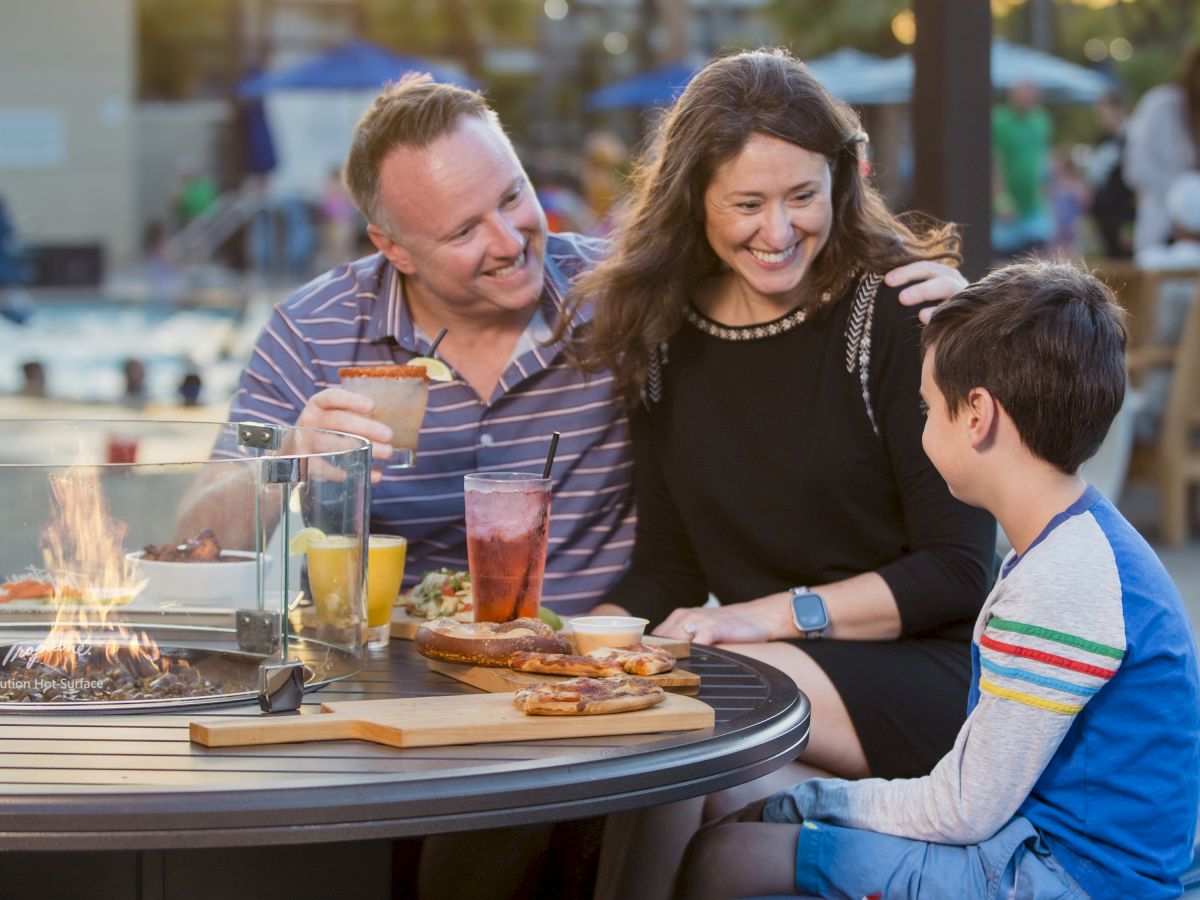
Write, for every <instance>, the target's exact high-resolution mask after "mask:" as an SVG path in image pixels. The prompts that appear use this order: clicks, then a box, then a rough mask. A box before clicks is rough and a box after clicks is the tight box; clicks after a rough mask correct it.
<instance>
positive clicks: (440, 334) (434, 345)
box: [426, 328, 447, 358]
mask: <svg viewBox="0 0 1200 900" xmlns="http://www.w3.org/2000/svg"><path fill="white" fill-rule="evenodd" d="M446 330H447V329H445V328H443V329H442V330H441V331H439V332H438V333H437V337H435V338H434V339H433V343H432V344H430V345H429V352H428V353H427V354H426V356H429V357H431V358H432V357H433V354H435V353H436V352H437V345H438V344H440V343H441V342H442V338H444V337H445V336H446Z"/></svg>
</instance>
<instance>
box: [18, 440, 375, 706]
mask: <svg viewBox="0 0 1200 900" xmlns="http://www.w3.org/2000/svg"><path fill="white" fill-rule="evenodd" d="M118 432H119V433H120V434H121V435H122V436H123V437H125V438H127V439H128V440H129V442H131V443H133V444H134V445H136V446H137V447H138V448H139V449H138V454H139V455H138V456H137V457H135V459H134V461H133V462H130V461H128V459H126V458H123V459H122V460H121V461H119V462H108V461H107V460H108V456H107V448H108V447H109V446H110V444H111V440H112V436H113V434H115V433H118ZM299 448H303V452H301V450H300V449H299ZM369 465H370V456H369V444H368V443H367V442H366V441H364V440H362V439H359V438H354V437H351V436H349V435H342V434H335V433H332V432H319V431H314V430H312V429H288V428H280V427H275V426H263V425H236V424H234V425H230V424H216V423H211V424H210V423H195V422H188V423H161V422H120V423H113V422H85V421H70V422H56V421H38V422H14V421H6V422H0V714H2V713H13V712H15V713H20V714H28V713H30V712H38V713H40V712H46V713H61V712H87V713H95V712H106V713H107V712H142V711H162V710H169V709H176V708H194V707H199V706H209V705H214V704H224V703H237V702H246V701H252V700H254V699H255V698H257V699H258V700H259V702H260V704H262V705H263V708H264V709H278V708H281V707H280V706H278V705H276V706H271V705H270V702H269V699H270V698H268V697H267V696H265V693H264V692H265V691H267V690H268V688H265V687H264V685H266V684H276V685H278V684H279V683H280V678H279V677H278V676H279V673H280V672H283V674H284V675H285V676H286V680H287V681H288V682H291V683H293V684H294V685H295V686H296V688H297V690H295V691H294V693H295V694H296V695H297V697H296V698H293V700H292V701H288V702H289V703H292V704H293V705H294V703H298V702H299V701H298V693H299V690H298V689H299V688H302V689H303V690H312V689H315V688H317V687H319V686H321V685H323V684H326V683H328V682H330V681H332V680H335V679H338V678H343V677H345V676H347V675H351V674H353V673H355V672H357V671H359V670H360V669H361V668H362V662H363V641H364V636H365V622H366V601H365V590H364V587H365V569H364V567H363V564H364V561H365V553H361V552H360V554H359V557H358V558H357V560H356V562H357V569H358V572H357V578H356V579H353V580H352V583H350V584H348V585H347V590H348V591H349V592H350V593H349V595H348V598H347V603H346V604H345V609H346V614H345V616H344V617H343V619H342V620H340V621H338V622H337V623H333V624H331V623H322V625H321V626H320V629H321V630H320V631H318V630H317V629H316V628H315V627H308V628H306V627H304V626H303V625H302V622H303V621H305V620H304V619H303V617H302V616H301V615H300V609H299V607H300V606H302V605H304V604H305V603H307V599H306V597H305V590H304V584H303V573H302V570H301V560H300V559H299V558H296V557H293V558H290V559H289V557H288V553H287V545H288V542H289V535H290V534H291V533H293V532H294V531H295V530H297V529H298V528H303V527H318V528H321V529H322V530H324V531H326V532H327V533H338V534H344V535H347V536H349V537H350V538H352V539H355V540H357V541H358V542H359V543H360V544H361V543H362V542H363V541H364V540H365V536H364V535H363V533H362V532H363V528H362V523H363V522H365V521H366V504H367V490H368V487H367V479H368V473H369ZM197 528H199V529H202V530H201V532H200V533H202V534H204V535H205V536H206V537H205V540H206V541H209V540H211V541H213V542H215V541H217V540H219V541H220V545H219V546H216V547H215V549H214V552H213V553H211V554H208V556H209V557H210V558H211V559H212V561H211V562H207V563H205V562H186V563H184V564H177V568H178V571H179V573H180V574H179V575H178V578H179V579H186V580H187V581H188V582H189V583H191V582H194V581H195V580H196V579H197V578H203V577H205V576H204V573H203V572H202V571H201V570H203V569H204V568H205V566H206V565H211V566H220V565H222V563H221V561H220V560H221V559H222V549H221V548H222V547H224V548H225V550H226V551H227V552H226V553H225V554H224V555H225V556H229V555H233V556H235V557H236V558H237V559H238V560H240V561H239V562H237V563H234V564H231V565H237V566H240V567H243V568H245V567H246V566H247V563H249V574H250V575H251V576H252V577H251V578H248V579H246V578H242V579H239V580H238V581H237V582H236V585H235V586H234V587H232V588H231V589H230V591H229V596H227V597H226V596H223V597H222V598H221V601H222V602H220V603H214V602H213V600H212V597H210V596H208V594H207V593H205V592H199V593H197V592H195V591H194V590H193V591H191V592H189V590H187V589H186V588H187V585H184V584H182V583H181V584H180V585H179V586H178V587H179V589H178V590H175V589H172V588H173V587H175V586H173V585H172V584H170V583H169V582H168V583H167V584H166V585H165V586H164V584H163V581H162V576H161V575H157V574H156V578H157V579H158V580H157V581H155V582H153V586H152V587H150V589H148V586H150V585H151V580H150V579H149V578H148V577H147V576H146V574H145V571H144V568H140V567H139V564H138V563H139V560H140V558H141V557H142V556H143V555H144V551H145V550H153V549H156V548H157V549H158V551H159V552H160V553H161V552H162V551H163V548H166V549H167V550H170V548H171V547H172V546H173V545H175V544H179V546H180V547H181V548H186V547H188V546H190V545H189V544H188V540H187V539H188V537H189V536H190V535H192V534H195V533H196V529H197ZM164 565H167V564H164ZM141 566H143V567H144V566H145V563H142V564H141ZM167 568H168V570H173V569H175V568H176V566H171V565H167ZM197 573H199V574H197ZM167 577H168V579H169V578H171V577H172V575H168V576H167ZM192 597H195V598H196V599H195V600H194V601H192V600H191V599H190V598H192Z"/></svg>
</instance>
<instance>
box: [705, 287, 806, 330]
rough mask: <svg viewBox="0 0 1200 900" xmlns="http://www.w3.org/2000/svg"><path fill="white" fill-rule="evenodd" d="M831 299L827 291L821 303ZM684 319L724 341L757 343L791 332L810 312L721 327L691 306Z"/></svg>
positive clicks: (795, 312)
mask: <svg viewBox="0 0 1200 900" xmlns="http://www.w3.org/2000/svg"><path fill="white" fill-rule="evenodd" d="M829 298H830V293H829V291H825V292H824V293H823V294H821V303H822V304H825V303H828V302H829ZM683 317H684V318H685V319H687V320H688V322H689V323H690V324H691V325H693V326H695V327H696V328H698V329H700V330H701V331H703V332H704V333H705V334H707V335H709V336H711V337H715V338H719V339H720V340H723V341H757V340H761V339H762V338H769V337H775V336H776V335H779V334H785V333H787V332H789V331H791V330H792V329H793V328H795V327H796V326H798V325H800V324H801V323H803V322H804V321H805V320H806V319H807V318H808V310H807V309H805V308H803V307H801V308H800V309H794V310H792V311H791V312H790V313H788V314H787V315H786V316H783V317H782V318H779V319H775V320H774V321H772V322H763V323H762V324H761V325H721V324H720V323H718V322H714V321H713V320H712V319H710V318H708V317H707V316H704V315H702V314H701V313H699V312H697V311H696V309H695V308H694V307H692V306H690V305H689V306H688V307H687V308H685V309H684V311H683Z"/></svg>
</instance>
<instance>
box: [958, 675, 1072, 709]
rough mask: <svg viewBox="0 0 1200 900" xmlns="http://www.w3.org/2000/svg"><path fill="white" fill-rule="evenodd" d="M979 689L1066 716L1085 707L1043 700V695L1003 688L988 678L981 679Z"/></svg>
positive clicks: (1004, 698)
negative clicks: (1038, 695)
mask: <svg viewBox="0 0 1200 900" xmlns="http://www.w3.org/2000/svg"><path fill="white" fill-rule="evenodd" d="M979 690H981V691H983V692H984V693H985V694H991V695H992V696H993V697H999V698H1000V699H1002V700H1015V701H1016V702H1017V703H1024V704H1025V705H1026V706H1032V707H1035V708H1037V709H1044V710H1046V711H1047V712H1053V713H1061V714H1062V715H1064V716H1073V715H1075V714H1076V713H1077V712H1079V711H1080V710H1081V709H1083V706H1082V705H1079V706H1074V705H1072V704H1070V703H1056V702H1055V701H1053V700H1043V699H1042V698H1041V697H1035V696H1033V695H1032V694H1025V693H1022V692H1021V691H1014V690H1010V689H1009V688H1002V687H1000V685H998V684H993V683H992V682H990V681H988V680H987V679H986V678H980V679H979Z"/></svg>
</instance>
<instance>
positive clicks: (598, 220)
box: [582, 131, 629, 235]
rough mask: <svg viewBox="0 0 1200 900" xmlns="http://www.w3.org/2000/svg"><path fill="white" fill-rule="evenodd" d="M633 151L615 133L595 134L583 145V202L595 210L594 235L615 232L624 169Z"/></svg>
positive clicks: (622, 187)
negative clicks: (630, 152)
mask: <svg viewBox="0 0 1200 900" xmlns="http://www.w3.org/2000/svg"><path fill="white" fill-rule="evenodd" d="M628 162H629V148H628V147H626V146H625V142H624V141H623V140H621V138H620V137H619V136H618V135H616V134H614V133H613V132H611V131H593V132H592V133H591V134H589V135H588V136H587V138H586V139H585V140H584V143H583V176H582V180H583V199H584V200H585V201H586V202H587V205H588V208H589V209H590V210H591V211H592V218H593V219H594V220H595V224H594V225H593V227H592V229H591V233H592V234H598V235H605V234H608V232H609V231H610V230H612V227H613V224H614V220H615V216H616V213H617V205H618V202H619V201H620V199H621V196H622V194H623V192H624V185H623V178H624V171H623V167H624V166H625V165H626V164H627V163H628Z"/></svg>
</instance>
